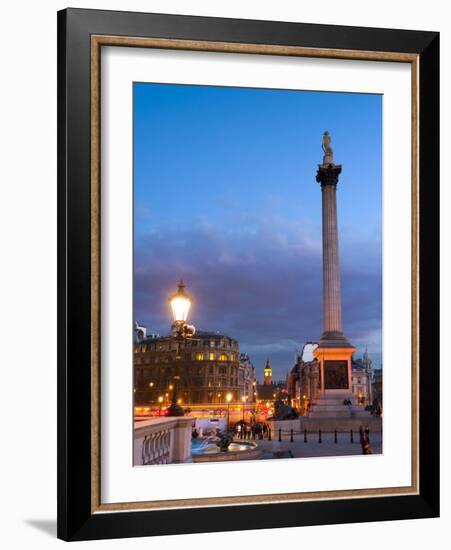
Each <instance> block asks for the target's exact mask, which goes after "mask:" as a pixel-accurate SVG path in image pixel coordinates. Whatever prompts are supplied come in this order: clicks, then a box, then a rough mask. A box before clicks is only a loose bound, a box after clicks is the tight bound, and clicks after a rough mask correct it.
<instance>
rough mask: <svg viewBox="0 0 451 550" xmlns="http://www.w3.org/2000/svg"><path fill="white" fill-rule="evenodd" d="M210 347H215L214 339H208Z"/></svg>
mask: <svg viewBox="0 0 451 550" xmlns="http://www.w3.org/2000/svg"><path fill="white" fill-rule="evenodd" d="M210 347H211V348H214V347H215V341H214V340H210Z"/></svg>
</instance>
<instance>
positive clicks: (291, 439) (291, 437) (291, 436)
mask: <svg viewBox="0 0 451 550" xmlns="http://www.w3.org/2000/svg"><path fill="white" fill-rule="evenodd" d="M293 441H294V439H293V428H291V434H290V443H293Z"/></svg>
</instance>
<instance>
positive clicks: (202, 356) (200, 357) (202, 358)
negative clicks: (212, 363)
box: [196, 353, 204, 361]
mask: <svg viewBox="0 0 451 550" xmlns="http://www.w3.org/2000/svg"><path fill="white" fill-rule="evenodd" d="M203 360H204V354H203V353H196V361H203Z"/></svg>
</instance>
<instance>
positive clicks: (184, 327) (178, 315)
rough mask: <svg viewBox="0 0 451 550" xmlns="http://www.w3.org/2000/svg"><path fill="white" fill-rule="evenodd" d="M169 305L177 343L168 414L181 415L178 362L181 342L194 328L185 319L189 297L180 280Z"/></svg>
mask: <svg viewBox="0 0 451 550" xmlns="http://www.w3.org/2000/svg"><path fill="white" fill-rule="evenodd" d="M168 301H169V304H170V305H171V310H172V317H173V323H172V327H171V333H172V336H173V338H174V340H175V342H176V344H177V346H176V355H175V374H174V384H173V385H172V389H173V392H172V401H171V405H170V407H169V408H168V416H183V415H184V411H183V409H182V407H181V406H180V405H179V404H178V403H177V383H178V381H179V380H180V374H179V362H180V360H181V344H182V342H184V341H185V340H187V339H188V338H192V337H193V335H194V333H195V332H196V329H195V328H194V326H193V325H188V324H187V322H186V320H187V318H188V313H189V310H190V307H191V297H190V296H189V295H188V294H186V292H185V285H184V284H183V281H180V283H179V285H178V288H177V292H176V293H175V294H172V295H171V296H169V298H168Z"/></svg>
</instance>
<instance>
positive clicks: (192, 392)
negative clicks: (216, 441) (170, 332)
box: [133, 331, 255, 407]
mask: <svg viewBox="0 0 451 550" xmlns="http://www.w3.org/2000/svg"><path fill="white" fill-rule="evenodd" d="M133 365H134V396H135V405H143V404H150V405H156V406H162V407H163V406H166V405H168V404H169V403H170V402H171V399H172V396H173V392H174V386H176V388H175V389H176V394H177V399H178V402H179V403H180V404H181V405H182V406H187V405H190V404H201V403H224V402H226V396H227V394H230V395H231V399H230V400H231V401H232V402H239V401H242V400H246V401H249V402H251V401H252V400H253V382H254V380H255V373H254V368H253V365H252V362H251V361H250V358H249V357H248V356H247V355H245V354H241V353H240V350H239V344H238V341H237V340H234V339H233V338H230V337H228V336H226V335H224V334H220V333H218V332H202V331H199V332H196V334H195V337H194V338H187V339H184V340H182V341H180V340H179V341H178V340H177V339H175V338H174V337H172V336H163V337H160V336H158V335H151V336H145V337H141V338H139V339H137V341H136V342H135V344H134V361H133ZM243 398H244V399H243Z"/></svg>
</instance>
